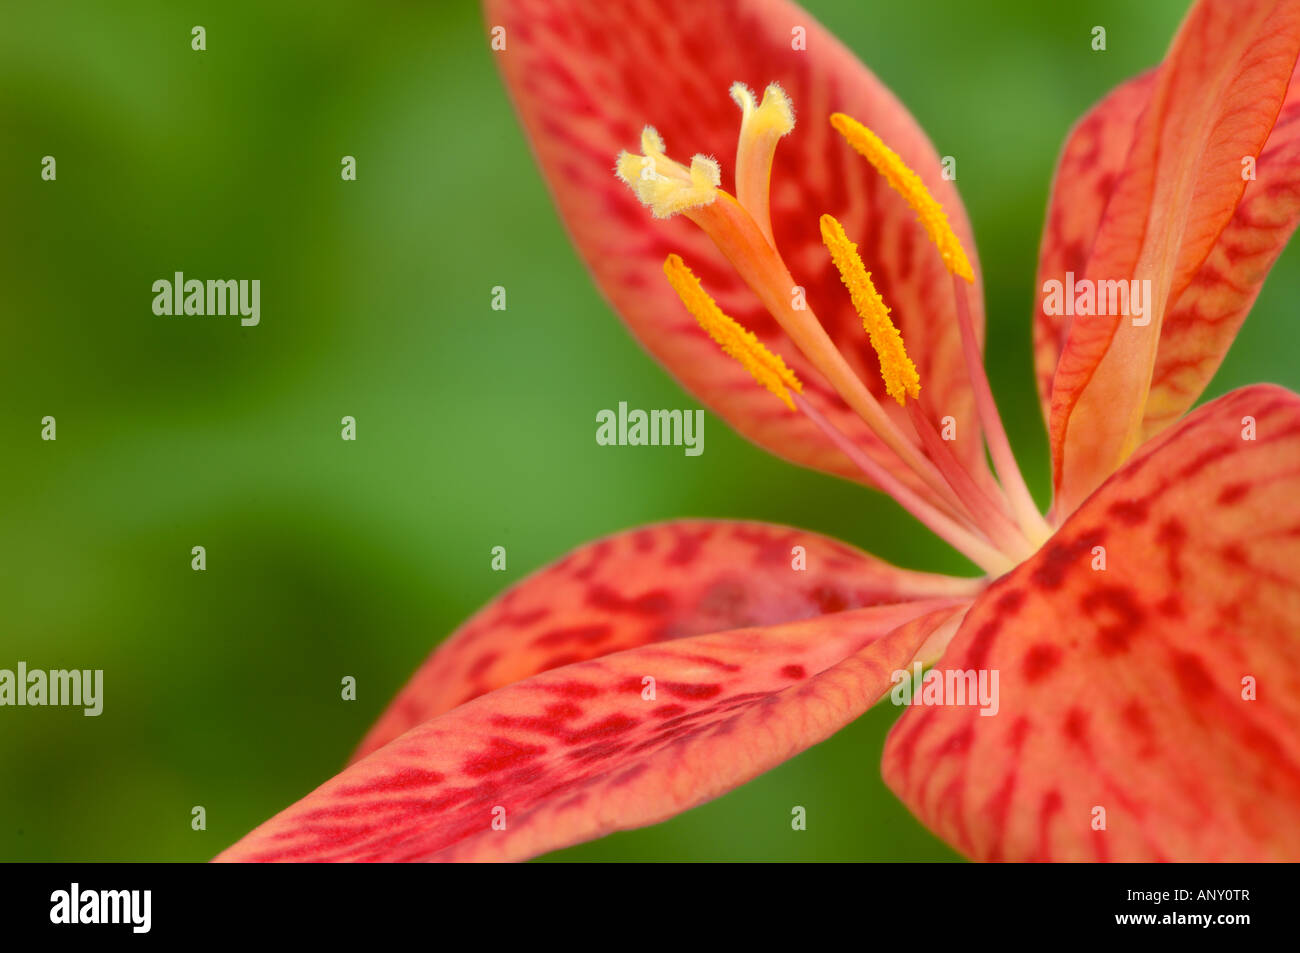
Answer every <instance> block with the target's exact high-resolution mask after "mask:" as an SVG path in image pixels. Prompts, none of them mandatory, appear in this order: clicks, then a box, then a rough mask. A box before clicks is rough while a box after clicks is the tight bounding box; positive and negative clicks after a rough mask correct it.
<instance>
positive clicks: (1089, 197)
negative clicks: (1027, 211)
mask: <svg viewBox="0 0 1300 953" xmlns="http://www.w3.org/2000/svg"><path fill="white" fill-rule="evenodd" d="M1155 77H1156V74H1155V71H1154V70H1153V71H1150V72H1147V73H1143V74H1142V75H1141V76H1137V77H1135V78H1133V79H1131V80H1129V81H1128V82H1126V83H1122V84H1121V85H1119V86H1117V87H1115V89H1113V90H1111V92H1110V93H1109V94H1107V96H1106V98H1105V99H1103V100H1102V101H1101V102H1099V103H1097V105H1095V106H1093V107H1092V109H1090V110H1088V112H1087V113H1085V114H1084V116H1083V118H1082V119H1080V120H1079V121H1078V122H1077V123H1076V124H1075V126H1074V128H1073V129H1071V130H1070V134H1069V136H1067V137H1066V140H1065V147H1064V148H1063V149H1062V150H1061V158H1060V160H1059V161H1058V162H1057V165H1056V175H1055V177H1054V178H1053V180H1052V197H1051V200H1050V202H1049V203H1048V206H1047V219H1046V221H1045V223H1044V225H1043V241H1042V245H1041V247H1040V248H1039V252H1038V282H1037V284H1035V285H1034V287H1035V288H1036V289H1038V291H1037V295H1038V300H1037V302H1036V305H1035V314H1034V370H1035V372H1036V380H1037V383H1038V398H1039V400H1040V401H1041V403H1042V406H1043V418H1044V419H1045V420H1046V421H1048V422H1049V423H1050V422H1051V419H1052V403H1051V402H1052V377H1053V376H1054V375H1055V374H1056V365H1057V363H1058V362H1059V361H1060V360H1061V349H1062V348H1063V347H1065V340H1066V337H1067V336H1068V334H1069V332H1070V317H1069V316H1067V315H1061V314H1048V313H1047V311H1046V310H1045V308H1044V304H1045V303H1046V301H1047V298H1046V296H1045V295H1044V294H1043V293H1042V287H1043V283H1044V282H1046V281H1049V280H1056V281H1061V280H1063V276H1064V275H1065V274H1066V273H1067V272H1074V273H1075V274H1076V275H1079V276H1080V277H1082V276H1083V275H1084V273H1085V270H1086V269H1087V266H1088V257H1089V256H1090V255H1091V254H1092V245H1093V242H1094V241H1095V240H1096V238H1097V229H1098V228H1099V227H1100V226H1101V218H1102V215H1103V214H1104V213H1105V211H1106V206H1107V205H1108V204H1109V202H1110V198H1111V196H1112V195H1113V194H1114V193H1115V186H1116V184H1117V183H1118V182H1119V176H1120V173H1121V172H1123V170H1124V161H1125V159H1127V158H1128V151H1129V147H1130V146H1131V145H1132V144H1133V134H1134V132H1135V130H1136V128H1137V122H1138V119H1139V118H1140V117H1141V116H1142V110H1144V109H1145V108H1146V105H1147V102H1148V101H1149V100H1150V98H1151V88H1152V86H1153V85H1154V83H1155Z"/></svg>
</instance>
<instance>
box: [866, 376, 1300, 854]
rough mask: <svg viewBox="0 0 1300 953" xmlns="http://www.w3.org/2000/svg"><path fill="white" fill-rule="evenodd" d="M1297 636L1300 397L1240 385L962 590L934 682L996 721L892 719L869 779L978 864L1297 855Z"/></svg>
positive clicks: (963, 711) (950, 713)
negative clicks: (956, 682) (969, 595)
mask: <svg viewBox="0 0 1300 953" xmlns="http://www.w3.org/2000/svg"><path fill="white" fill-rule="evenodd" d="M1248 417H1249V418H1251V420H1246V418H1248ZM1243 421H1245V423H1243ZM1251 421H1253V426H1254V427H1255V431H1256V435H1257V439H1255V440H1245V439H1243V433H1244V432H1247V431H1244V427H1245V426H1247V425H1249V424H1251ZM1098 547H1103V548H1104V550H1105V559H1106V564H1105V565H1106V568H1105V570H1104V571H1098V570H1095V569H1094V568H1093V567H1094V565H1096V563H1095V560H1096V559H1097V556H1098V552H1099V551H1098ZM1298 633H1300V397H1298V396H1297V395H1295V394H1292V393H1291V392H1289V391H1285V390H1282V389H1281V388H1277V387H1272V386H1257V387H1250V388H1246V389H1243V390H1238V391H1234V392H1233V393H1231V394H1229V395H1228V396H1226V397H1223V398H1221V399H1220V400H1217V401H1214V402H1213V403H1211V404H1208V405H1206V406H1205V407H1202V408H1200V409H1199V410H1197V411H1196V412H1195V413H1193V414H1192V415H1191V416H1190V417H1188V418H1187V419H1186V420H1184V421H1183V422H1181V423H1179V424H1178V425H1176V426H1175V427H1173V428H1171V429H1170V430H1168V431H1166V432H1165V433H1164V434H1162V435H1161V436H1159V437H1157V438H1156V439H1155V440H1154V441H1153V443H1152V444H1151V445H1150V446H1149V447H1146V448H1143V450H1142V451H1140V452H1139V453H1138V454H1137V455H1136V456H1135V457H1134V458H1133V459H1132V460H1131V461H1130V462H1129V463H1128V464H1127V465H1126V466H1125V467H1124V468H1123V469H1122V470H1121V471H1120V472H1119V473H1117V474H1116V475H1115V476H1114V477H1113V478H1112V479H1111V480H1109V481H1108V482H1107V483H1106V484H1105V485H1104V486H1103V487H1102V488H1101V489H1100V490H1099V491H1098V492H1097V493H1096V494H1094V495H1093V496H1092V497H1090V498H1089V499H1088V501H1087V502H1086V503H1085V504H1084V505H1083V506H1082V507H1081V508H1080V509H1079V510H1078V511H1077V512H1075V513H1074V514H1073V515H1072V516H1071V517H1070V519H1069V521H1068V522H1067V523H1066V524H1065V525H1064V526H1063V527H1062V528H1061V529H1060V530H1059V531H1058V532H1057V534H1056V535H1055V536H1054V537H1053V538H1052V539H1051V540H1050V541H1049V542H1048V543H1047V544H1046V546H1044V548H1043V549H1042V550H1041V551H1040V552H1039V553H1038V554H1037V555H1036V556H1035V557H1034V558H1032V559H1031V560H1029V561H1028V562H1027V563H1025V564H1024V565H1022V566H1021V567H1019V568H1018V569H1017V570H1016V571H1014V572H1013V573H1011V574H1009V575H1007V576H1005V577H1003V578H1002V579H1001V580H999V581H998V582H997V583H995V584H994V585H993V586H991V587H990V588H989V589H988V591H987V592H986V593H985V594H984V595H983V596H981V597H980V599H979V601H977V602H976V604H975V606H974V607H973V608H972V609H971V610H970V612H969V613H968V615H967V616H966V619H965V621H964V623H963V624H962V627H961V629H960V630H959V632H958V634H957V636H956V638H955V639H954V640H953V641H952V643H951V644H950V646H949V648H948V651H947V652H946V653H945V655H944V656H943V658H942V660H941V661H940V662H939V668H941V669H945V670H947V669H956V670H967V669H973V670H980V669H988V670H997V671H998V672H999V673H1000V677H999V683H1000V691H999V696H1000V697H999V705H998V709H999V710H998V713H997V715H996V716H994V717H985V716H981V715H980V714H978V710H977V709H972V708H956V707H949V708H939V707H932V708H917V709H916V710H913V711H909V712H907V714H906V715H904V717H903V718H902V719H901V720H900V721H899V722H898V724H897V725H896V726H895V728H894V731H893V733H892V734H891V735H890V738H889V741H888V743H887V746H886V752H885V761H884V773H885V778H886V780H887V781H888V782H889V784H890V786H891V787H892V788H893V789H894V790H895V791H896V792H897V793H898V795H899V796H900V797H901V798H902V799H903V800H904V801H905V802H906V803H907V804H908V805H909V806H910V807H911V809H912V810H913V811H914V812H915V813H916V814H917V815H918V816H919V817H920V818H921V819H922V820H923V821H925V823H926V824H927V825H928V826H929V827H930V828H931V829H932V830H934V831H935V832H936V833H938V834H939V835H940V836H941V837H943V838H944V839H945V840H948V841H949V842H950V843H952V844H953V845H955V846H956V847H958V848H959V849H960V850H962V851H964V852H965V853H966V854H968V855H970V856H971V857H973V858H976V859H979V860H1007V861H1023V860H1068V861H1080V860H1114V861H1150V860H1178V861H1185V860H1196V861H1229V860H1238V861H1247V860H1249V861H1259V860H1291V861H1295V860H1300V634H1298ZM1247 686H1254V690H1255V692H1256V695H1255V697H1254V700H1248V698H1247V695H1248V692H1247V691H1246V688H1247ZM1099 809H1100V810H1101V811H1104V823H1105V829H1104V830H1099V829H1095V827H1094V824H1096V823H1098V821H1099V819H1101V818H1102V814H1101V813H1100V812H1099Z"/></svg>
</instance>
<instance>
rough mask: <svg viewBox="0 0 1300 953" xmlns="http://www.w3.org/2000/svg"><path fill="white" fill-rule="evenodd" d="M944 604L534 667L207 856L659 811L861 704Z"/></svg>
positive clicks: (426, 837) (852, 714)
mask: <svg viewBox="0 0 1300 953" xmlns="http://www.w3.org/2000/svg"><path fill="white" fill-rule="evenodd" d="M927 610H929V611H928V614H925V615H921V613H925V612H927ZM953 611H954V607H952V606H951V605H949V606H948V607H947V608H943V609H940V608H939V607H937V606H936V605H935V604H934V603H929V604H922V603H911V604H908V605H902V606H889V607H882V608H874V609H858V610H854V611H851V612H844V613H840V614H838V615H835V616H831V617H828V618H824V619H816V620H811V621H804V622H792V623H788V624H786V625H784V626H777V627H773V628H767V629H736V630H732V631H730V632H722V633H713V634H709V635H701V636H695V637H693V638H688V639H681V640H678V641H676V642H670V643H665V644H661V645H650V646H644V647H642V648H639V649H632V650H630V651H627V652H620V653H618V654H616V655H609V656H605V657H604V658H601V659H596V660H593V661H589V662H581V663H579V664H577V665H570V666H566V667H565V668H563V669H557V670H556V671H553V672H545V673H543V674H541V675H536V676H534V677H532V678H530V679H528V680H526V681H523V682H517V683H515V684H513V685H510V686H507V687H506V688H502V689H500V690H498V691H496V692H493V693H492V694H490V695H485V696H484V697H482V698H479V699H477V700H475V701H472V702H470V703H469V704H467V705H462V706H461V707H459V708H456V709H454V710H452V711H450V712H448V713H447V714H445V715H443V716H442V717H440V718H435V719H433V720H432V721H427V722H425V723H424V724H422V725H420V726H419V727H418V728H415V729H413V730H412V731H409V732H407V733H406V734H404V735H402V736H401V737H400V738H398V739H397V740H396V741H394V742H392V743H391V744H389V745H387V746H386V747H384V748H381V749H380V750H379V751H377V752H375V753H374V754H373V755H371V756H370V757H368V758H366V759H365V760H363V761H361V762H359V763H357V764H355V765H353V766H352V767H350V768H348V769H346V770H345V771H344V772H343V773H342V774H340V775H338V776H337V777H335V778H334V779H332V780H330V781H328V782H326V783H325V784H323V785H322V786H321V787H319V788H317V789H316V790H315V791H314V792H312V793H311V794H309V795H308V796H307V797H305V798H303V799H302V800H301V801H299V802H298V803H297V804H295V805H293V806H292V807H290V808H288V809H287V810H285V811H283V812H281V813H280V814H278V815H276V816H275V817H273V818H272V819H271V820H269V821H267V822H266V823H265V824H263V825H262V826H261V827H259V828H257V829H256V830H255V831H253V832H252V833H251V834H249V835H248V836H247V837H245V838H244V839H243V840H241V841H240V842H239V843H237V844H235V845H234V846H233V847H231V848H230V849H229V850H227V851H225V852H224V853H223V854H221V856H220V857H218V858H217V859H218V860H225V861H267V860H293V861H342V860H356V861H366V860H371V861H401V860H412V861H425V860H521V859H524V858H527V857H531V856H533V855H536V854H540V853H543V852H545V851H548V850H554V849H556V848H559V847H564V846H567V845H569V844H573V843H577V842H578V841H582V840H588V839H591V838H594V837H599V836H601V835H603V834H607V833H609V832H611V831H615V830H621V829H626V828H630V827H640V826H643V825H646V824H652V823H655V822H656V821H661V820H664V819H666V818H668V817H671V816H672V815H674V814H678V813H680V812H681V811H684V810H686V809H687V808H689V807H693V806H694V805H696V804H700V803H702V802H704V801H707V800H709V799H711V798H714V797H717V796H718V795H720V794H723V793H725V792H726V791H728V790H730V789H731V788H734V787H736V786H738V785H740V784H743V783H744V782H745V781H748V780H749V779H750V778H753V777H754V776H755V775H757V774H760V773H762V772H763V771H765V770H767V769H768V768H770V767H773V766H774V765H776V764H779V763H780V762H782V761H785V760H786V759H788V758H790V757H793V756H794V755H795V754H797V753H798V752H800V751H802V750H803V749H805V748H807V747H809V746H810V745H813V744H816V743H817V742H818V741H821V740H823V739H824V738H826V737H828V736H829V735H831V734H833V733H834V732H835V731H837V730H839V728H841V727H843V726H844V725H845V724H847V723H848V722H850V721H852V720H853V719H854V718H856V717H857V716H858V715H860V714H862V713H863V712H864V711H866V709H867V708H868V707H870V706H871V704H872V703H873V702H875V701H876V699H878V698H879V697H880V696H881V694H882V693H883V692H884V691H885V689H886V688H887V687H888V685H889V679H890V675H891V673H892V672H893V671H894V670H896V669H898V668H901V667H902V666H904V665H906V664H907V662H908V661H909V660H910V659H911V657H912V655H913V654H914V653H915V652H916V650H917V649H918V648H919V647H920V645H921V643H922V642H923V641H924V640H925V637H926V636H927V635H928V634H929V633H930V632H931V631H932V630H933V629H934V628H935V627H936V626H938V625H939V624H940V623H942V622H943V621H944V620H945V619H946V618H948V617H949V616H951V615H952V614H953ZM918 616H920V617H919V618H918ZM647 677H650V678H653V679H654V680H655V686H654V695H655V697H654V698H653V699H648V698H647V697H646V691H647V690H646V687H645V686H646V683H645V679H646V678H647ZM494 820H497V821H498V825H497V826H500V821H501V820H504V824H505V829H504V830H499V829H496V828H494V826H493V821H494Z"/></svg>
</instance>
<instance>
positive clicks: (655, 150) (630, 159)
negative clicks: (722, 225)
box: [614, 126, 722, 218]
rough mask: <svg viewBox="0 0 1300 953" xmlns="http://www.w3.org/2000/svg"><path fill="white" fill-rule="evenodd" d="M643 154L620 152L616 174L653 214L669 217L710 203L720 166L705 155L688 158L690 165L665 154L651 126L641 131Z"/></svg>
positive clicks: (717, 183) (720, 172)
mask: <svg viewBox="0 0 1300 953" xmlns="http://www.w3.org/2000/svg"><path fill="white" fill-rule="evenodd" d="M641 148H642V149H643V150H644V153H645V154H644V155H636V154H634V153H631V152H620V153H619V154H618V162H617V164H616V165H615V166H614V171H615V174H617V175H618V177H619V178H620V179H622V180H623V181H624V182H625V183H627V186H628V188H630V189H631V190H632V191H633V192H634V193H636V197H637V199H638V200H640V202H641V204H642V205H645V206H648V207H649V208H650V211H651V212H653V213H654V217H655V218H669V217H671V216H673V215H676V214H677V213H678V212H684V211H686V210H687V209H691V208H699V207H700V206H702V205H709V204H711V203H712V202H713V200H714V199H716V198H717V197H718V186H719V184H720V183H721V182H722V170H721V169H719V168H718V163H717V162H715V161H714V160H713V159H710V158H708V157H706V156H702V155H697V156H695V157H693V158H692V159H691V165H690V168H687V167H686V166H683V165H682V164H681V163H680V162H674V161H673V160H672V159H670V158H668V157H667V156H666V155H664V141H663V139H662V138H661V137H660V135H659V133H658V132H656V131H655V129H654V127H653V126H646V127H645V130H644V131H643V132H642V133H641Z"/></svg>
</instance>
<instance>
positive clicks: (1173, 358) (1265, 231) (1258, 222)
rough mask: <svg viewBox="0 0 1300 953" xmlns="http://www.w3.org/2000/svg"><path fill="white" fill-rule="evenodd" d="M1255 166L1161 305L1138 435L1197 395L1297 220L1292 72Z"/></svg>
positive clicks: (1299, 153) (1296, 94) (1296, 112)
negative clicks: (1172, 295) (1222, 222)
mask: <svg viewBox="0 0 1300 953" xmlns="http://www.w3.org/2000/svg"><path fill="white" fill-rule="evenodd" d="M1255 168H1256V176H1257V178H1256V179H1255V181H1253V182H1249V183H1247V185H1246V194H1245V195H1244V196H1242V199H1241V204H1240V205H1238V206H1237V211H1236V212H1235V213H1234V214H1233V216H1232V220H1231V221H1230V222H1228V225H1227V227H1226V228H1224V230H1223V233H1222V234H1220V235H1219V239H1218V241H1217V242H1215V244H1214V248H1213V249H1212V250H1211V251H1210V254H1209V256H1208V257H1207V258H1206V259H1205V261H1203V262H1202V263H1201V266H1200V267H1199V268H1198V269H1197V270H1196V274H1195V275H1194V276H1193V277H1192V280H1191V283H1190V284H1188V286H1187V288H1186V289H1185V290H1184V291H1183V293H1182V294H1181V295H1179V296H1178V299H1177V300H1176V301H1175V302H1174V303H1173V305H1172V306H1171V307H1170V309H1169V310H1168V311H1167V312H1166V313H1165V320H1164V324H1163V326H1162V327H1161V330H1160V350H1159V352H1158V353H1157V354H1156V366H1155V372H1154V374H1153V375H1152V379H1151V395H1150V397H1149V398H1148V400H1147V407H1146V417H1145V419H1144V420H1143V424H1142V427H1143V429H1142V436H1143V439H1147V438H1149V437H1151V436H1153V435H1155V434H1157V433H1159V432H1160V431H1161V430H1163V429H1164V428H1165V427H1168V426H1169V425H1170V424H1172V423H1173V422H1174V421H1175V420H1177V419H1178V418H1179V417H1181V416H1182V415H1183V414H1184V413H1186V412H1187V410H1188V408H1190V407H1191V406H1192V404H1194V403H1196V400H1197V398H1199V397H1200V396H1201V392H1202V391H1203V390H1205V386H1206V385H1207V384H1208V383H1209V382H1210V378H1212V377H1213V376H1214V373H1215V371H1217V370H1218V369H1219V365H1220V364H1221V363H1222V362H1223V357H1224V355H1225V354H1227V353H1228V348H1229V347H1230V346H1231V345H1232V342H1233V340H1234V339H1235V338H1236V337H1237V331H1238V329H1240V327H1241V324H1242V322H1243V321H1245V320H1246V315H1247V313H1248V312H1249V311H1250V309H1251V306H1252V305H1253V304H1254V303H1255V298H1256V297H1258V295H1259V291H1260V289H1261V288H1262V287H1263V286H1264V279H1265V278H1267V277H1268V273H1269V271H1270V270H1271V269H1272V267H1273V263H1274V262H1275V261H1277V257H1278V255H1280V254H1282V249H1283V248H1285V247H1286V243H1287V242H1288V241H1289V240H1290V238H1291V233H1292V232H1294V231H1295V228H1296V224H1297V222H1300V83H1297V82H1296V81H1295V77H1294V75H1293V76H1292V80H1291V88H1290V89H1289V90H1288V92H1287V98H1286V102H1285V104H1284V105H1283V106H1282V112H1281V113H1279V114H1278V117H1277V124H1276V125H1274V126H1273V131H1272V132H1271V133H1270V134H1269V137H1268V143H1267V144H1266V145H1265V146H1264V151H1263V152H1261V153H1260V155H1259V158H1258V160H1257V161H1256V165H1255Z"/></svg>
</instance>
